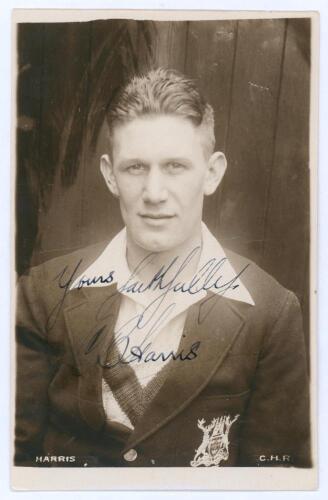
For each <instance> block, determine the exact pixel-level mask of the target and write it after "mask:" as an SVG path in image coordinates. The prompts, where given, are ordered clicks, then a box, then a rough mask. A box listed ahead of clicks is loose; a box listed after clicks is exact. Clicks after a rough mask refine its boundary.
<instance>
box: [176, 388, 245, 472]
mask: <svg viewBox="0 0 328 500" xmlns="http://www.w3.org/2000/svg"><path fill="white" fill-rule="evenodd" d="M249 395H250V390H247V391H244V392H241V393H236V394H224V395H213V394H212V393H207V392H205V393H202V394H201V395H200V396H199V397H198V398H196V399H195V400H194V401H193V402H192V403H191V404H190V405H189V406H188V407H187V408H186V409H185V411H184V412H183V413H182V414H180V422H179V431H180V432H179V433H178V439H177V449H176V456H177V457H179V460H178V461H181V462H183V465H185V466H188V465H189V466H191V467H212V466H216V467H222V466H230V467H231V466H233V465H235V464H236V462H237V457H238V449H239V432H240V425H241V423H242V420H243V414H244V411H245V408H246V406H247V402H248V398H249ZM177 465H179V464H177ZM181 465H182V463H181Z"/></svg>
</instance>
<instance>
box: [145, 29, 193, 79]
mask: <svg viewBox="0 0 328 500" xmlns="http://www.w3.org/2000/svg"><path fill="white" fill-rule="evenodd" d="M187 26H188V23H187V22H184V21H175V22H169V21H157V22H156V23H154V31H155V32H154V36H153V66H154V67H159V66H162V67H164V68H172V69H176V70H178V71H182V72H183V71H184V66H185V57H186V41H187Z"/></svg>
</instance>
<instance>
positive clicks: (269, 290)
mask: <svg viewBox="0 0 328 500" xmlns="http://www.w3.org/2000/svg"><path fill="white" fill-rule="evenodd" d="M225 252H226V256H227V258H228V259H229V261H230V263H231V265H232V266H233V268H234V270H235V271H236V273H240V272H241V275H240V279H241V281H242V283H243V284H244V285H245V287H246V288H247V290H248V291H249V293H250V294H251V296H252V298H253V300H254V302H255V306H252V308H251V314H252V315H254V316H256V317H257V318H258V317H261V316H263V317H265V318H266V320H270V319H271V321H272V322H274V321H276V319H277V318H278V317H279V315H280V314H281V313H282V311H283V310H284V309H285V308H286V307H287V308H288V307H289V306H291V307H295V306H296V308H299V301H298V299H297V297H296V295H295V294H294V293H293V292H292V291H291V290H289V289H288V288H286V287H284V286H283V285H282V284H281V283H279V282H278V281H277V280H276V279H275V278H274V277H273V276H272V275H270V274H269V273H268V272H267V271H265V270H264V269H262V268H261V267H260V266H258V265H257V264H256V263H255V262H253V261H252V260H250V259H247V258H246V257H243V256H241V255H239V254H237V253H235V252H233V251H231V250H228V249H225Z"/></svg>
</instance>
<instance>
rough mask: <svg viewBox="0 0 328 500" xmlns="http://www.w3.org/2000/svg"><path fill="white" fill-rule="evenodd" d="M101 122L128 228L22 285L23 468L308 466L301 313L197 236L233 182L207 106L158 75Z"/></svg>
mask: <svg viewBox="0 0 328 500" xmlns="http://www.w3.org/2000/svg"><path fill="white" fill-rule="evenodd" d="M108 124H109V153H108V154H104V155H103V156H102V158H101V165H100V167H101V172H102V174H103V176H104V179H105V182H106V185H107V186H108V188H109V190H110V191H111V193H112V194H113V195H114V196H116V197H118V199H119V203H120V208H121V213H122V217H123V220H124V223H125V229H124V230H123V232H121V233H120V234H119V235H117V237H116V238H115V239H114V240H113V241H112V242H111V243H110V244H109V245H107V244H106V245H105V246H104V245H96V246H93V247H89V248H86V249H84V250H81V251H78V252H75V253H73V254H69V255H67V256H63V257H60V258H58V259H54V260H52V261H49V262H48V263H45V264H43V265H41V266H39V267H36V268H34V269H32V270H31V272H30V273H29V275H28V276H23V277H22V278H21V279H20V282H19V296H18V302H17V303H18V307H17V319H18V330H17V331H18V334H17V407H16V409H17V412H16V418H17V421H16V423H17V426H16V459H15V460H16V463H17V464H22V465H40V464H45V465H49V464H50V465H74V464H75V465H78V466H128V465H131V466H193V467H198V466H238V465H239V466H258V465H296V466H308V465H309V401H308V380H307V369H306V356H305V348H304V338H303V332H302V321H301V313H300V308H299V304H298V301H297V299H296V297H295V295H294V294H293V293H291V292H289V291H288V290H286V289H285V288H283V287H282V286H281V285H279V284H278V283H277V282H276V281H275V280H274V279H273V278H272V277H270V276H269V275H268V274H266V273H265V272H264V271H262V270H261V269H260V268H258V267H257V266H256V265H255V264H254V263H252V262H249V261H247V259H244V258H243V257H240V256H238V255H236V254H234V253H232V252H229V251H227V253H225V251H224V250H223V249H222V247H221V246H220V244H219V243H218V242H217V241H216V240H215V238H214V237H213V236H212V235H211V234H210V233H209V231H208V229H207V228H206V226H205V225H204V224H202V209H203V200H204V196H207V195H210V194H212V193H214V192H215V190H216V189H217V187H218V185H219V184H220V182H221V180H222V177H223V175H224V172H225V169H226V159H225V156H224V154H223V153H221V152H214V120H213V110H212V108H211V107H210V106H209V105H208V104H206V102H205V101H204V100H203V99H202V98H201V96H200V94H199V92H198V91H197V89H196V87H195V85H194V83H193V82H192V81H190V80H188V79H186V78H185V77H183V76H181V75H179V74H177V73H176V72H173V71H169V70H156V71H153V72H150V73H148V74H147V75H146V76H144V77H138V78H135V79H133V80H132V82H130V83H129V85H128V86H126V87H125V88H124V89H123V90H122V92H121V93H120V94H119V95H118V97H117V99H116V101H114V103H112V105H111V108H110V111H109V114H108ZM102 215H103V216H105V217H106V216H108V215H106V214H102ZM44 457H54V460H51V458H48V459H47V458H44ZM58 457H60V460H59V459H58ZM65 457H66V458H65ZM67 457H68V459H67ZM66 459H67V460H66Z"/></svg>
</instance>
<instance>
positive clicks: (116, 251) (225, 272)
mask: <svg viewBox="0 0 328 500" xmlns="http://www.w3.org/2000/svg"><path fill="white" fill-rule="evenodd" d="M202 243H203V245H202V251H201V255H200V259H199V263H198V267H197V270H198V271H200V270H202V268H203V266H205V265H206V264H207V263H208V262H209V261H212V260H213V261H214V259H215V262H217V263H219V262H222V265H221V266H220V272H219V276H220V280H219V282H218V284H219V285H221V284H225V283H229V282H230V281H231V280H234V282H233V285H234V286H233V288H229V287H227V289H226V290H225V291H224V292H223V290H224V287H223V290H222V289H221V290H220V289H218V290H215V289H212V288H211V291H213V292H214V293H219V294H222V295H224V297H226V298H229V299H233V300H237V301H241V302H246V303H247V304H250V305H255V303H254V300H253V298H252V296H251V295H250V293H249V291H248V290H247V288H246V287H245V285H244V284H243V283H242V281H241V279H240V278H239V277H237V278H236V276H237V274H238V273H237V272H236V271H235V270H234V268H233V267H232V265H231V263H230V262H229V260H228V258H227V256H226V254H225V252H224V250H223V248H222V246H221V245H220V243H219V242H218V240H217V239H216V238H215V237H214V236H213V235H212V233H211V232H210V231H209V229H208V228H207V226H206V224H205V223H204V222H202ZM111 271H113V274H112V278H108V279H106V278H107V277H109V276H110V273H111ZM239 272H240V270H239ZM130 276H131V271H130V269H129V267H128V263H127V260H126V229H125V228H124V229H122V230H121V231H120V232H119V233H118V234H117V235H116V236H115V237H114V238H113V239H112V240H111V241H110V242H109V244H108V245H107V246H106V248H105V249H104V250H103V252H102V253H101V254H100V255H99V257H97V259H96V260H95V261H94V262H93V263H92V264H91V265H90V266H89V267H88V268H87V269H86V270H85V271H84V273H83V274H82V275H80V276H79V277H78V278H77V279H76V280H75V281H74V283H73V284H72V286H71V289H73V288H81V283H82V280H83V282H84V283H83V285H82V286H83V287H84V286H87V287H88V288H90V287H102V286H109V284H112V283H116V284H117V288H118V289H120V287H122V286H123V285H124V284H125V283H127V281H128V280H129V278H130ZM100 277H102V279H100ZM97 278H98V279H97ZM87 280H88V281H89V282H88V283H87ZM123 294H126V295H128V296H129V298H131V299H133V300H135V301H136V302H139V303H144V301H143V300H142V294H131V293H125V292H123ZM179 295H181V296H182V297H183V299H182V300H183V301H184V302H186V301H187V302H190V303H193V302H196V301H198V300H199V299H201V298H202V297H203V296H205V295H206V292H205V290H202V292H199V293H197V299H195V296H194V295H191V294H188V293H183V294H179Z"/></svg>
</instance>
